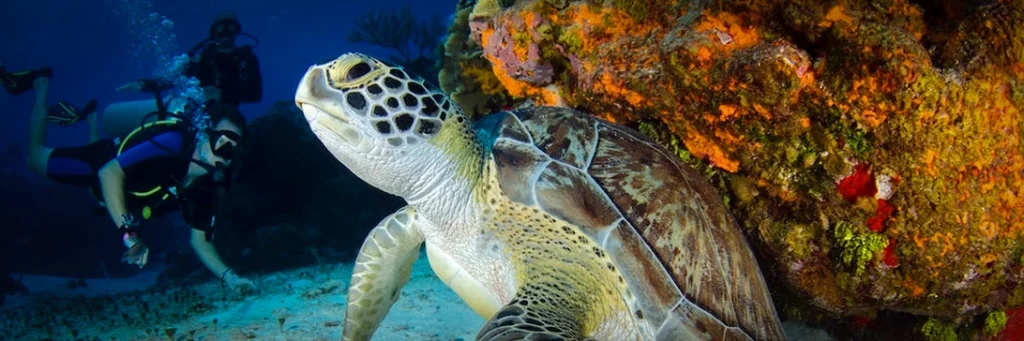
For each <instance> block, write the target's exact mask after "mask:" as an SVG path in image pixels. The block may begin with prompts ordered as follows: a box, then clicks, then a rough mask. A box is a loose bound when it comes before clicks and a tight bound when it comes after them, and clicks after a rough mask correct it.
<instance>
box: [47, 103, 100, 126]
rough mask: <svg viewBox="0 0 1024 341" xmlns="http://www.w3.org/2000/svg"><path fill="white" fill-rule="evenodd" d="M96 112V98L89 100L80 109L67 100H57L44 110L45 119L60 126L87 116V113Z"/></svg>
mask: <svg viewBox="0 0 1024 341" xmlns="http://www.w3.org/2000/svg"><path fill="white" fill-rule="evenodd" d="M94 112H96V100H91V101H89V103H86V104H85V107H84V108H82V109H78V108H76V107H75V106H74V105H72V104H71V103H68V101H58V102H57V104H54V105H53V106H51V107H50V108H49V109H47V110H46V119H48V120H49V121H50V122H53V123H57V124H60V125H62V126H65V127H67V126H70V125H72V124H75V123H78V121H81V120H83V119H85V118H86V117H89V114H92V113H94Z"/></svg>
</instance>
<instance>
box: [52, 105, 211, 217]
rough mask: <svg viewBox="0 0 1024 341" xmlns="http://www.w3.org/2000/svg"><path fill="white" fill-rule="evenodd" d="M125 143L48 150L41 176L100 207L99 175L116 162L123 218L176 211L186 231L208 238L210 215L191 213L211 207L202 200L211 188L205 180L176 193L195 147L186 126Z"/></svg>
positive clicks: (146, 132) (137, 134)
mask: <svg viewBox="0 0 1024 341" xmlns="http://www.w3.org/2000/svg"><path fill="white" fill-rule="evenodd" d="M157 129H158V128H153V129H152V130H157ZM128 138H129V141H128V142H129V143H125V144H124V145H123V146H122V145H121V144H120V141H118V140H119V139H113V138H108V139H103V140H99V141H96V142H93V143H90V144H87V145H84V146H80V147H63V148H54V149H53V152H51V153H50V158H49V161H48V162H47V167H46V176H47V178H49V179H50V180H53V181H55V182H58V183H64V184H71V185H78V186H84V187H90V188H91V189H92V191H93V194H94V196H96V198H97V199H98V200H100V201H101V202H102V200H103V199H102V198H103V196H102V191H101V185H100V180H99V176H98V175H99V171H100V169H101V168H103V166H104V165H106V164H107V163H108V162H110V161H111V160H114V159H116V160H117V162H118V163H119V164H120V166H121V168H122V170H123V171H124V175H125V179H124V188H125V204H126V206H127V209H128V211H129V212H132V213H133V214H135V215H136V216H138V217H143V218H146V219H148V218H150V217H153V216H158V215H162V214H165V213H168V212H170V211H172V210H175V209H176V208H178V207H180V208H181V209H182V213H184V218H185V221H186V222H187V223H189V225H190V226H192V227H193V228H195V229H198V230H203V231H206V232H208V233H211V232H212V223H211V220H212V218H213V210H212V209H210V208H205V207H199V208H197V207H192V206H195V205H209V204H210V203H212V198H208V197H207V196H211V195H212V193H213V191H212V190H209V187H208V186H206V185H208V184H209V183H211V182H210V181H204V180H203V179H202V178H208V177H210V174H207V175H204V176H203V177H202V178H200V179H197V180H196V183H195V184H193V185H192V186H189V188H187V189H186V188H181V183H182V181H183V180H184V179H185V176H186V174H187V172H188V168H189V163H190V162H191V155H192V152H193V151H194V150H195V146H196V141H195V134H194V133H193V132H191V130H189V129H188V128H187V124H185V123H177V124H175V125H170V126H169V127H163V128H162V129H159V130H158V131H150V130H138V131H136V132H135V133H134V134H133V135H129V137H128ZM136 141H137V142H136ZM119 149H120V153H118V150H119Z"/></svg>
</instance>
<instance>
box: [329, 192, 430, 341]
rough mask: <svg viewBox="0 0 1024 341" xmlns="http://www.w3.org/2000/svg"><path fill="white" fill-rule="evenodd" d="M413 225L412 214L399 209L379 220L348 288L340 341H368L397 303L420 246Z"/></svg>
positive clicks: (368, 239) (413, 213)
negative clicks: (342, 334)
mask: <svg viewBox="0 0 1024 341" xmlns="http://www.w3.org/2000/svg"><path fill="white" fill-rule="evenodd" d="M415 221H416V211H415V210H413V209H412V208H410V207H404V208H401V209H399V210H398V211H397V212H395V213H392V214H391V215H389V216H387V217H386V218H384V219H383V220H381V222H380V223H379V224H377V227H374V228H373V231H370V235H369V236H367V237H366V241H364V242H363V246H362V248H360V249H359V256H358V257H356V263H355V268H354V269H352V281H351V284H350V285H349V288H348V299H347V301H348V302H347V304H348V305H347V307H346V308H345V327H344V328H345V330H344V336H343V339H344V340H369V339H370V337H371V336H373V332H374V331H376V330H377V327H378V326H379V325H380V322H381V321H383V320H384V316H385V315H387V313H388V310H389V309H391V305H392V304H394V303H395V301H397V300H398V296H399V295H398V294H399V292H401V290H402V286H403V285H405V283H406V282H408V281H409V276H410V275H411V273H412V264H413V263H414V262H416V258H418V257H419V254H420V252H419V250H420V246H421V245H423V233H422V232H421V231H420V229H419V228H418V227H416V224H415Z"/></svg>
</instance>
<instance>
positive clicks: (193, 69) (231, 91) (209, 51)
mask: <svg viewBox="0 0 1024 341" xmlns="http://www.w3.org/2000/svg"><path fill="white" fill-rule="evenodd" d="M239 35H244V36H246V37H249V38H250V39H252V40H253V41H254V42H255V43H256V45H259V40H258V39H256V37H253V36H252V35H250V34H248V33H244V32H242V24H241V23H239V22H238V17H237V16H235V14H234V13H231V12H224V13H221V14H219V15H217V17H216V19H214V21H213V25H211V26H210V36H209V37H207V38H206V39H204V40H203V41H201V42H199V43H198V44H196V45H195V46H193V47H192V49H190V50H189V51H188V56H189V58H191V59H190V62H189V64H188V67H187V68H186V69H185V75H186V76H190V77H195V78H196V79H198V80H199V86H201V87H203V89H204V90H205V94H206V98H207V99H208V100H211V101H215V102H216V103H226V104H232V105H235V106H237V105H239V104H240V103H256V102H259V101H260V99H261V98H262V97H263V76H262V75H261V73H260V63H259V59H257V58H256V55H255V54H253V52H252V49H253V48H255V47H256V46H254V45H242V46H237V45H235V39H236V38H237V37H238V36H239Z"/></svg>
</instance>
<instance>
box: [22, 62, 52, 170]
mask: <svg viewBox="0 0 1024 341" xmlns="http://www.w3.org/2000/svg"><path fill="white" fill-rule="evenodd" d="M32 87H33V88H34V89H35V90H36V102H35V104H33V105H32V117H31V118H30V119H29V132H28V133H29V137H28V168H29V169H30V170H32V171H33V172H35V173H36V174H39V175H40V176H43V177H46V163H47V160H48V159H49V158H50V152H52V151H53V148H50V147H47V146H46V122H47V120H46V110H47V105H46V95H47V94H48V92H49V88H50V80H49V79H48V78H46V77H38V78H36V79H35V80H33V81H32Z"/></svg>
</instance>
